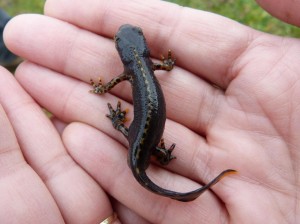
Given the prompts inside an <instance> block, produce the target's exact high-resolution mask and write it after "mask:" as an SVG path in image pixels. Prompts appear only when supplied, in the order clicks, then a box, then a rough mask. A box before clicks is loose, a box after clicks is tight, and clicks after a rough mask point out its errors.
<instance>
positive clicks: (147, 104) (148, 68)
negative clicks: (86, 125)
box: [91, 24, 236, 201]
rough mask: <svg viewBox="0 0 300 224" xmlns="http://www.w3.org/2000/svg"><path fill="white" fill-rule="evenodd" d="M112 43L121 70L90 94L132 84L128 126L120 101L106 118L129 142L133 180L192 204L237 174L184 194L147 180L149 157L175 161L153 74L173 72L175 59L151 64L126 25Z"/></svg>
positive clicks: (140, 39)
mask: <svg viewBox="0 0 300 224" xmlns="http://www.w3.org/2000/svg"><path fill="white" fill-rule="evenodd" d="M114 41H115V45H116V49H117V51H118V53H119V56H120V58H121V61H122V63H123V66H124V71H123V72H122V73H121V74H120V75H119V76H117V77H116V78H114V79H112V80H111V81H110V82H108V83H107V84H105V85H103V84H102V82H101V80H100V79H99V82H98V83H95V82H94V81H93V80H92V79H91V85H92V86H93V90H91V92H93V93H95V94H100V95H101V94H104V93H106V92H108V91H109V90H110V89H111V88H113V87H114V86H115V85H117V84H118V83H120V82H122V81H125V80H127V81H129V82H130V83H131V86H132V95H133V106H134V119H133V121H132V123H131V125H130V127H129V128H128V127H126V126H125V125H124V123H125V121H126V113H127V111H126V110H124V111H122V110H121V103H120V101H119V102H118V104H117V107H116V109H115V110H114V109H113V107H112V106H111V104H110V103H108V108H109V114H108V115H106V116H107V117H108V118H109V119H110V120H111V122H112V125H113V127H114V128H115V129H116V130H118V131H120V132H121V133H122V134H123V135H124V136H125V137H126V138H127V140H128V142H129V151H128V157H127V162H128V165H129V167H130V169H131V171H132V173H133V176H134V177H135V179H136V180H137V181H138V182H139V183H140V184H141V185H142V186H143V187H144V188H146V189H147V190H149V191H151V192H153V193H155V194H159V195H162V196H165V197H169V198H172V199H176V200H179V201H192V200H194V199H196V198H197V197H199V196H200V195H201V194H202V193H203V192H205V191H206V190H208V189H209V188H210V187H212V186H213V185H214V184H216V183H217V182H218V181H219V180H220V179H221V178H222V177H224V176H225V175H227V174H229V173H234V172H236V171H235V170H232V169H227V170H224V171H223V172H221V173H220V174H219V175H218V176H217V177H215V178H214V179H213V180H212V181H210V182H209V183H208V184H206V185H204V186H202V187H201V188H198V189H196V190H194V191H190V192H186V193H180V192H175V191H171V190H167V189H164V188H162V187H159V186H158V185H156V184H155V183H154V182H152V181H151V180H150V179H149V177H148V176H147V174H146V169H147V168H148V166H149V164H150V158H151V156H154V157H156V158H157V160H158V161H159V163H160V164H162V165H167V164H168V163H169V162H170V161H171V160H173V159H174V158H175V156H173V155H172V151H173V149H174V148H175V144H172V145H171V147H170V148H168V149H167V148H166V147H165V144H164V140H163V139H162V135H163V131H164V128H165V122H166V103H165V99H164V95H163V91H162V89H161V86H160V84H159V82H158V80H157V78H156V77H155V75H154V71H155V70H166V71H170V70H172V69H173V67H174V64H175V59H172V55H171V51H170V50H169V52H168V56H167V58H163V61H162V62H161V63H153V62H152V60H151V59H150V51H149V48H148V46H147V43H146V39H145V37H144V35H143V31H142V29H141V28H139V27H135V26H132V25H129V24H125V25H122V26H121V27H120V28H119V31H118V32H117V34H116V35H115V37H114Z"/></svg>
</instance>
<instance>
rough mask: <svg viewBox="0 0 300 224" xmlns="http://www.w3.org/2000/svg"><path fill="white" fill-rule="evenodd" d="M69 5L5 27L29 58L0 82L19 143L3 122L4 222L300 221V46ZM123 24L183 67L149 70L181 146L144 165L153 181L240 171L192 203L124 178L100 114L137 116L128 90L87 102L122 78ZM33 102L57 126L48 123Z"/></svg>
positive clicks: (55, 5)
mask: <svg viewBox="0 0 300 224" xmlns="http://www.w3.org/2000/svg"><path fill="white" fill-rule="evenodd" d="M261 2H262V1H261ZM266 2H267V1H266ZM70 4H71V3H70V2H69V1H61V0H60V1H55V0H52V1H47V3H46V6H45V14H46V15H48V16H50V17H43V16H37V15H23V16H19V17H17V18H15V19H14V20H12V21H11V22H10V23H9V24H8V27H7V28H6V30H5V36H4V37H5V40H6V43H7V45H8V47H9V48H10V49H11V50H12V51H13V52H14V53H16V54H18V55H21V56H22V57H24V58H26V59H28V61H26V62H24V63H23V64H21V65H20V66H19V68H18V70H17V71H16V80H15V79H14V78H13V77H12V76H10V75H9V74H7V72H6V71H4V70H1V75H0V78H1V81H0V83H1V87H0V91H1V92H0V103H1V105H2V106H3V108H4V111H5V112H6V114H7V116H8V119H9V121H10V123H11V125H12V128H13V130H14V133H15V135H16V136H15V135H14V133H13V131H12V129H11V128H10V124H9V122H8V119H5V118H4V116H0V117H2V118H3V119H1V124H3V125H0V127H1V129H2V130H1V131H0V133H1V136H0V137H1V142H0V146H1V147H0V150H1V152H6V153H1V154H0V155H1V156H0V158H1V159H0V161H5V163H4V162H3V163H2V164H6V165H2V166H0V170H1V171H0V175H1V176H2V178H0V191H1V192H2V193H1V195H6V197H5V198H4V199H3V200H1V202H0V208H1V209H0V211H1V212H0V217H1V220H6V221H7V222H10V223H18V221H19V222H20V220H26V221H27V222H28V223H39V222H41V221H42V222H43V223H63V222H67V223H97V222H98V223H99V222H100V221H101V220H103V219H105V218H106V217H108V216H109V215H110V214H111V213H112V210H113V209H112V207H113V208H114V210H115V211H116V212H117V213H118V216H119V218H120V219H121V220H122V222H123V223H245V224H247V223H297V221H299V213H300V211H299V198H298V194H299V165H298V164H299V152H298V148H299V146H300V138H299V137H298V133H300V132H299V131H300V130H299V129H300V125H299V124H300V118H299V116H298V110H299V109H298V108H299V105H300V100H299V99H300V90H299V88H298V80H299V77H300V75H299V70H300V68H299V67H300V65H299V52H300V43H299V41H298V40H297V39H292V38H283V37H277V36H272V35H268V34H264V33H260V32H257V31H254V30H252V29H250V28H247V27H244V26H242V25H240V24H237V23H235V22H233V21H231V20H228V19H226V18H223V17H220V16H217V15H213V14H209V13H206V12H203V11H195V10H187V9H185V10H182V8H179V7H177V6H175V5H171V4H169V3H166V2H157V1H147V2H146V1H141V2H139V3H136V2H128V1H120V2H118V4H117V5H116V3H107V1H95V0H90V4H87V5H85V7H87V8H86V9H85V10H83V8H82V7H78V5H76V4H75V3H73V4H72V5H70ZM78 4H79V3H78ZM93 4H94V7H92V6H93ZM269 4H271V3H269ZM104 6H105V7H104ZM146 6H147V7H146ZM295 7H296V6H295ZM149 8H151V9H152V10H151V11H149V10H147V9H149ZM58 9H60V10H58ZM62 9H63V10H62ZM108 9H109V10H108ZM121 9H123V10H121ZM126 9H131V11H128V10H126ZM163 9H168V10H170V12H172V15H173V13H175V12H177V13H176V15H180V18H181V19H180V20H178V21H177V22H174V20H175V18H174V17H172V16H171V14H170V17H168V15H169V14H168V13H166V11H165V10H163ZM106 10H107V11H106ZM153 10H154V11H155V12H156V13H157V15H159V16H157V18H155V19H156V20H155V21H151V20H152V19H153V16H152V13H153ZM272 10H274V8H273V9H272V8H271V9H270V11H271V12H272ZM277 10H280V9H277ZM87 11H88V12H89V13H88V16H87V14H86V12H87ZM71 12H72V13H71ZM137 12H139V13H137ZM275 14H276V13H275ZM74 15H76V17H75V16H74ZM115 15H118V17H115ZM187 15H188V16H187ZM99 16H100V17H99ZM102 16H105V18H103V17H102ZM51 17H54V18H56V19H53V18H51ZM78 18H81V19H80V20H78ZM119 18H123V19H122V20H119ZM141 18H144V19H143V20H141ZM161 18H163V21H164V22H165V23H168V24H167V25H166V24H160V22H159V21H161V20H160V19H161ZM63 21H67V22H69V23H65V22H63ZM99 21H101V26H100V25H99V24H100V23H99ZM108 21H109V23H108ZM124 21H126V23H132V24H136V25H139V26H141V27H142V28H143V30H144V33H145V36H146V38H147V41H148V44H149V48H150V49H151V50H152V56H153V57H156V58H159V57H160V54H164V53H165V52H166V51H167V50H168V49H169V48H170V49H172V52H173V53H174V55H175V57H176V62H177V64H176V67H175V69H173V70H172V71H171V72H169V73H168V74H166V73H164V72H162V73H156V74H157V77H158V79H159V81H160V83H161V85H162V88H163V90H164V93H165V98H166V102H167V111H168V114H167V115H168V120H167V123H166V129H165V133H164V138H165V140H166V144H167V146H168V145H171V143H173V142H175V143H176V148H175V150H174V155H175V156H176V157H177V159H176V160H175V161H172V162H171V163H170V164H169V165H168V166H167V167H165V168H164V169H161V168H158V167H157V166H155V165H153V166H151V167H150V168H149V170H148V173H149V176H150V178H151V179H153V181H154V182H156V183H157V184H158V185H160V186H163V187H165V188H167V189H172V190H177V191H189V190H193V189H196V188H197V187H199V184H198V183H201V182H205V183H207V182H208V181H210V180H211V179H212V178H213V177H214V176H216V175H217V174H218V173H220V172H221V171H222V170H224V169H227V168H232V169H236V170H238V174H235V175H230V176H227V177H225V178H224V179H222V181H220V182H219V183H218V184H216V185H215V186H214V187H213V188H212V190H211V191H210V192H206V193H205V194H203V195H202V196H201V197H199V198H198V199H196V200H195V201H193V202H188V203H182V202H177V201H174V200H171V199H167V198H163V197H160V196H157V195H154V194H152V193H150V192H148V191H146V190H145V189H143V188H142V187H141V186H140V185H139V184H138V183H136V181H135V180H134V178H133V177H132V175H131V172H130V170H129V168H128V167H127V164H126V150H125V149H126V147H127V143H126V139H124V138H123V137H122V136H121V135H119V134H118V133H117V132H116V131H115V130H114V129H113V128H112V126H111V124H110V122H109V120H108V119H107V118H106V117H105V114H106V113H107V107H106V104H107V102H111V103H114V102H117V98H122V101H123V102H124V103H123V105H125V108H126V107H128V108H129V110H130V112H132V107H131V106H130V104H126V101H127V102H129V103H130V102H131V90H130V86H129V85H126V84H125V85H124V84H120V85H121V87H116V88H115V89H114V90H113V91H112V94H109V93H107V94H106V95H104V96H94V95H92V94H90V93H88V91H89V90H90V89H91V87H90V86H89V84H88V82H89V79H90V78H93V79H97V78H98V76H99V75H101V77H102V79H103V80H104V81H105V82H107V81H109V80H110V79H111V78H112V77H115V76H116V75H117V74H119V73H120V72H121V71H122V65H121V63H120V60H119V58H118V56H117V52H116V50H115V48H114V44H113V42H112V41H111V40H110V38H111V37H112V36H113V35H114V33H115V31H116V30H117V29H118V27H119V26H120V25H121V24H122V23H124ZM137 22H139V23H138V24H137ZM155 24H157V26H155ZM158 24H160V25H158ZM172 24H173V25H172ZM298 25H299V24H298ZM157 27H158V28H157ZM224 27H226V29H224ZM61 31H63V32H61ZM41 34H42V35H41ZM101 36H103V37H101ZM33 37H35V38H34V41H33V39H32V38H33ZM105 37H108V38H105ZM162 43H164V44H163V46H164V48H165V49H161V46H162ZM178 43H180V44H178ZM45 49H46V50H45ZM18 83H19V84H18ZM23 89H24V90H25V91H26V92H25V91H24V90H23ZM33 99H34V100H35V101H33ZM38 104H39V105H41V106H42V107H45V108H47V109H48V110H49V111H51V112H52V113H53V114H54V115H55V117H56V118H55V119H53V120H52V123H53V124H54V126H52V124H51V123H50V122H49V120H48V118H47V117H45V116H44V114H43V112H42V111H40V110H39V109H38V108H39V106H38ZM4 111H3V110H1V115H4ZM129 116H130V113H129ZM131 116H132V113H131ZM29 130H30V131H29ZM17 141H18V144H17ZM7 152H9V153H7ZM7 155H9V156H7ZM22 155H23V156H24V157H23V156H22ZM20 164H21V165H20ZM11 170H13V171H14V172H11ZM4 177H6V178H4ZM8 177H9V178H8ZM9 189H14V190H13V191H12V193H11V194H7V192H8V190H9ZM108 196H112V197H113V198H114V199H113V200H112V199H111V198H109V197H108ZM8 204H10V206H9V207H8V206H7V205H8ZM22 205H23V206H22ZM19 207H24V208H25V207H26V208H27V209H28V211H27V212H26V213H21V212H17V211H19V210H18V209H17V208H19ZM4 208H5V209H4ZM78 211H81V212H78ZM48 213H50V214H51V215H45V214H48ZM8 214H10V215H8ZM30 214H35V215H30ZM36 214H39V215H36ZM175 214H176V215H175ZM12 217H13V218H12ZM133 220H134V221H133ZM13 221H14V222H13Z"/></svg>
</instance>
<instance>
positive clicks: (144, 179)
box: [135, 169, 237, 201]
mask: <svg viewBox="0 0 300 224" xmlns="http://www.w3.org/2000/svg"><path fill="white" fill-rule="evenodd" d="M236 172H237V171H236V170H232V169H228V170H224V171H223V172H222V173H220V174H219V175H218V176H217V177H215V178H214V179H213V180H212V181H210V182H209V183H208V184H206V185H204V186H203V187H201V188H198V189H196V190H194V191H189V192H186V193H180V192H176V191H171V190H167V189H164V188H161V187H159V186H158V185H156V184H155V183H153V182H152V181H151V180H150V179H149V177H148V176H147V174H146V172H145V171H141V172H140V173H139V174H137V175H135V178H136V179H137V181H138V182H140V183H141V184H142V186H144V187H145V188H146V189H147V190H149V191H152V192H153V193H155V194H159V195H162V196H165V197H169V198H172V199H175V200H178V201H192V200H195V199H196V198H197V197H199V196H200V195H201V194H202V193H203V192H205V191H206V190H208V189H209V188H210V187H212V186H213V185H215V184H216V183H218V182H219V181H220V180H221V179H222V178H223V177H225V176H226V175H228V174H233V173H236Z"/></svg>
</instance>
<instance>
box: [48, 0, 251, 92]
mask: <svg viewBox="0 0 300 224" xmlns="http://www.w3.org/2000/svg"><path fill="white" fill-rule="evenodd" d="M75 2H76V3H73V2H72V4H70V2H68V1H57V0H51V1H47V4H46V6H45V13H46V15H50V16H52V17H55V18H59V19H61V20H64V21H67V22H69V23H72V24H74V25H76V26H79V27H82V28H84V29H87V30H90V31H92V32H95V33H98V34H100V35H104V36H108V37H113V35H114V34H115V33H116V32H117V30H118V28H119V26H120V25H122V24H123V23H124V21H126V23H130V24H134V25H137V26H140V27H141V28H142V29H143V31H144V34H145V36H146V38H147V42H148V44H149V46H150V49H151V52H152V55H153V56H154V57H156V58H160V55H161V54H163V53H165V52H167V51H168V50H169V49H171V50H172V51H173V53H174V55H175V56H176V58H177V61H176V64H177V66H181V67H183V68H184V69H186V70H188V71H190V72H193V73H195V74H197V75H198V76H200V77H202V78H204V79H206V80H209V81H210V82H211V83H214V84H216V85H218V86H220V87H222V88H226V87H227V85H228V83H230V81H231V79H233V78H234V75H235V74H234V71H231V69H232V68H233V67H234V62H235V61H236V60H237V58H238V57H239V56H240V55H242V52H243V51H244V50H246V49H247V48H248V47H249V45H250V44H251V40H252V38H253V37H254V36H255V33H254V32H253V31H252V30H251V29H249V28H247V27H245V26H242V25H241V24H239V23H237V22H234V21H231V20H229V19H227V18H225V17H221V16H218V15H215V14H212V13H208V12H204V11H200V10H194V9H189V8H182V7H179V6H178V5H175V4H172V3H167V2H165V1H130V2H128V1H126V0H123V1H117V2H113V1H110V2H107V1H104V0H102V1H97V0H89V1H88V2H89V4H85V5H84V6H83V4H82V2H80V1H75ZM79 5H80V6H79ZM88 5H92V6H93V7H88ZM61 7H63V10H61ZM153 12H155V17H153ZM116 15H118V16H116ZM174 15H176V17H174ZM80 18H85V19H84V20H83V19H80ZM224 27H226V29H224ZM232 72H233V73H232ZM231 73H232V74H231Z"/></svg>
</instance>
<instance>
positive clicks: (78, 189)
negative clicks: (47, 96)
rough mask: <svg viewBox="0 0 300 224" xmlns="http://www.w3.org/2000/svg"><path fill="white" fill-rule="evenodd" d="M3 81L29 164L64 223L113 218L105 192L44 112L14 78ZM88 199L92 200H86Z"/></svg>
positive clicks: (0, 87)
mask: <svg viewBox="0 0 300 224" xmlns="http://www.w3.org/2000/svg"><path fill="white" fill-rule="evenodd" d="M0 79H1V80H0V101H1V103H2V104H3V106H4V108H5V110H6V111H7V113H8V115H9V119H10V120H11V122H12V125H13V128H14V130H15V132H16V135H17V136H18V140H19V142H20V145H21V148H22V150H23V153H24V156H25V158H26V161H27V162H28V163H29V164H30V166H31V167H32V168H33V169H34V170H35V171H36V172H37V174H38V175H39V176H40V178H41V179H42V180H43V181H44V183H45V184H46V186H47V187H48V189H49V191H50V192H51V194H52V196H53V197H54V199H55V201H56V203H57V205H58V207H59V209H60V211H61V212H62V214H63V218H64V220H65V221H67V222H69V223H87V222H95V221H101V220H103V218H104V217H107V216H109V215H110V214H111V212H112V211H111V207H110V203H109V200H108V198H107V196H106V194H105V192H103V191H102V189H101V188H100V187H99V185H98V184H97V183H96V182H95V181H94V180H93V179H92V178H91V177H90V176H89V175H88V174H87V173H86V172H85V171H84V170H82V168H81V167H79V166H78V165H77V164H76V163H75V162H74V161H73V159H72V158H71V157H70V156H69V155H68V153H67V152H66V150H65V148H64V145H63V143H62V142H61V139H60V136H59V134H58V133H57V131H56V129H55V128H54V127H53V126H52V124H51V122H50V121H49V119H48V118H47V117H46V116H45V114H44V112H43V111H42V110H41V108H40V107H39V106H38V105H37V104H36V103H35V102H34V101H33V100H32V98H30V96H29V95H28V94H27V93H26V92H25V91H24V90H23V89H22V88H21V87H20V86H19V85H18V83H17V82H16V80H15V79H14V77H13V76H11V75H4V76H3V75H2V76H0ZM86 198H89V200H83V199H86ZM75 202H76V203H75ZM78 211H85V212H84V213H79V212H78Z"/></svg>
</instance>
